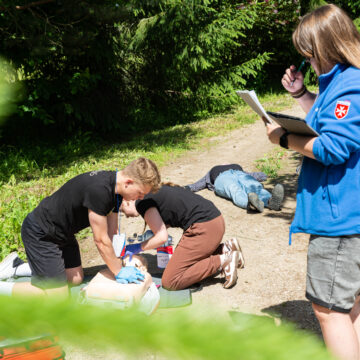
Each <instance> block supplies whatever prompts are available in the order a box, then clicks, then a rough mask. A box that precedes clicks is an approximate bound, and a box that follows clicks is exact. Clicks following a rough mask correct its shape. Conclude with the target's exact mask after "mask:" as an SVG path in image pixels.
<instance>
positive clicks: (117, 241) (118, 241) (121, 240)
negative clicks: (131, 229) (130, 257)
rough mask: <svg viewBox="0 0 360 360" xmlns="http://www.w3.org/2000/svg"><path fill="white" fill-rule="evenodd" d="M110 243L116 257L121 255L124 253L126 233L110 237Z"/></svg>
mask: <svg viewBox="0 0 360 360" xmlns="http://www.w3.org/2000/svg"><path fill="white" fill-rule="evenodd" d="M112 245H113V248H114V251H115V255H116V257H123V256H124V255H125V245H126V234H125V233H121V234H115V235H114V236H113V238H112Z"/></svg>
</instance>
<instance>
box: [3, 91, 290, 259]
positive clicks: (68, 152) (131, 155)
mask: <svg viewBox="0 0 360 360" xmlns="http://www.w3.org/2000/svg"><path fill="white" fill-rule="evenodd" d="M260 101H261V102H262V104H263V105H264V108H266V109H267V110H271V111H280V110H285V109H286V108H291V107H292V106H293V105H294V104H295V101H294V100H293V99H292V98H291V97H290V95H284V94H280V95H279V94H276V95H274V94H269V95H266V96H264V97H260ZM258 119H259V118H258V116H257V115H256V114H255V113H254V112H253V111H252V110H251V109H250V107H248V106H246V105H244V103H243V102H242V101H241V103H240V100H239V106H238V107H236V108H233V109H232V111H230V112H229V113H227V114H221V115H216V116H214V117H210V118H207V119H204V120H201V121H197V122H193V123H189V124H184V125H176V126H173V127H169V128H166V129H162V130H157V131H152V132H149V133H146V134H142V135H137V136H134V137H133V138H131V139H128V140H127V141H121V142H117V143H115V142H107V141H105V140H103V139H96V138H94V137H93V136H91V134H89V133H80V134H77V135H74V136H73V137H72V138H70V139H64V141H63V142H61V143H59V144H57V145H51V144H48V143H43V144H36V145H34V144H25V145H23V147H22V148H20V149H17V148H15V147H4V146H3V147H2V148H0V233H1V235H2V236H1V240H0V259H1V258H3V257H4V256H6V255H7V254H8V253H9V252H11V251H14V250H19V251H20V252H22V251H23V249H22V242H21V237H20V230H21V224H22V222H23V220H24V218H25V217H26V215H27V214H28V213H29V212H31V211H32V210H33V209H34V208H35V207H36V206H37V204H38V203H39V202H40V201H41V200H42V199H43V198H44V197H46V196H48V195H50V194H51V193H52V192H54V191H55V190H56V189H57V188H59V187H60V186H61V185H63V184H64V183H65V182H66V181H68V180H69V179H71V178H72V177H74V176H76V175H78V174H81V173H84V172H87V171H91V170H94V169H102V170H115V168H119V169H121V168H123V167H124V166H126V165H127V164H128V163H129V162H131V161H132V160H134V159H135V158H137V157H139V156H145V157H148V158H150V159H151V160H154V161H155V162H156V163H157V164H158V165H159V166H162V165H164V164H165V163H166V162H167V161H169V160H170V159H171V160H174V159H175V158H176V157H178V156H180V155H182V154H184V152H186V151H188V150H196V149H202V148H203V147H205V146H210V145H209V141H208V140H209V139H210V138H214V137H217V136H219V135H224V134H226V133H227V132H229V131H231V130H234V129H238V128H241V127H243V126H244V125H247V124H252V123H254V122H255V121H256V120H258ZM214 142H216V139H215V141H212V143H214ZM275 160H276V159H275ZM275 160H273V159H272V158H271V157H270V158H269V162H267V161H265V160H264V161H263V162H261V159H260V160H259V164H260V165H259V166H263V169H262V171H264V172H267V171H269V175H270V176H272V175H271V174H272V172H273V171H274V169H275V168H276V166H275V165H273V163H274V164H275V163H276V161H275ZM267 173H268V172H267ZM86 234H88V231H85V232H82V233H81V234H79V235H78V239H81V238H83V237H84V236H86Z"/></svg>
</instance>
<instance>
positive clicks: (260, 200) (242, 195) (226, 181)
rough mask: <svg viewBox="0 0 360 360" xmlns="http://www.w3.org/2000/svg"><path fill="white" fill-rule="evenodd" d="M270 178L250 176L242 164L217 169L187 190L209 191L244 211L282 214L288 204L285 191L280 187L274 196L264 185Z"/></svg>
mask: <svg viewBox="0 0 360 360" xmlns="http://www.w3.org/2000/svg"><path fill="white" fill-rule="evenodd" d="M266 178H267V176H266V174H264V173H263V172H253V173H247V172H245V171H244V170H243V168H242V167H241V166H240V165H238V164H229V165H217V166H214V167H213V168H212V169H211V170H210V171H209V172H208V173H207V174H206V175H205V176H204V177H202V178H201V179H200V180H198V181H197V182H195V183H194V184H190V185H186V186H185V188H187V189H189V190H191V191H192V192H197V191H200V190H202V189H205V188H208V189H209V190H211V191H215V194H216V195H218V196H220V197H223V198H225V199H229V200H231V201H232V202H233V203H234V204H235V205H236V206H238V207H240V208H242V209H247V208H251V209H254V210H256V211H258V212H263V211H264V207H267V208H269V209H270V210H276V211H279V210H281V206H282V203H283V200H284V187H283V185H281V184H276V185H275V187H274V189H273V192H272V193H270V192H269V191H267V190H265V189H264V187H263V185H262V184H260V181H265V180H266Z"/></svg>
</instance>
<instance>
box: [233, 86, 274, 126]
mask: <svg viewBox="0 0 360 360" xmlns="http://www.w3.org/2000/svg"><path fill="white" fill-rule="evenodd" d="M236 93H237V94H238V95H239V96H240V97H241V98H242V99H243V100H244V101H245V102H246V103H247V104H248V105H249V106H250V107H251V108H252V109H253V110H254V111H255V112H256V113H257V114H258V115H259V116H260V117H264V118H265V119H266V120H267V122H268V123H269V124H272V123H273V122H272V120H271V119H270V117H269V115H268V114H267V113H266V111H265V110H264V108H263V107H262V105H261V104H260V101H259V99H258V97H257V96H256V93H255V91H254V90H250V91H249V90H237V91H236Z"/></svg>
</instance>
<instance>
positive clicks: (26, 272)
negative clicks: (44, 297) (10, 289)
mask: <svg viewBox="0 0 360 360" xmlns="http://www.w3.org/2000/svg"><path fill="white" fill-rule="evenodd" d="M14 276H31V269H30V265H29V263H23V264H21V265H19V266H17V267H16V269H15V274H14Z"/></svg>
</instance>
